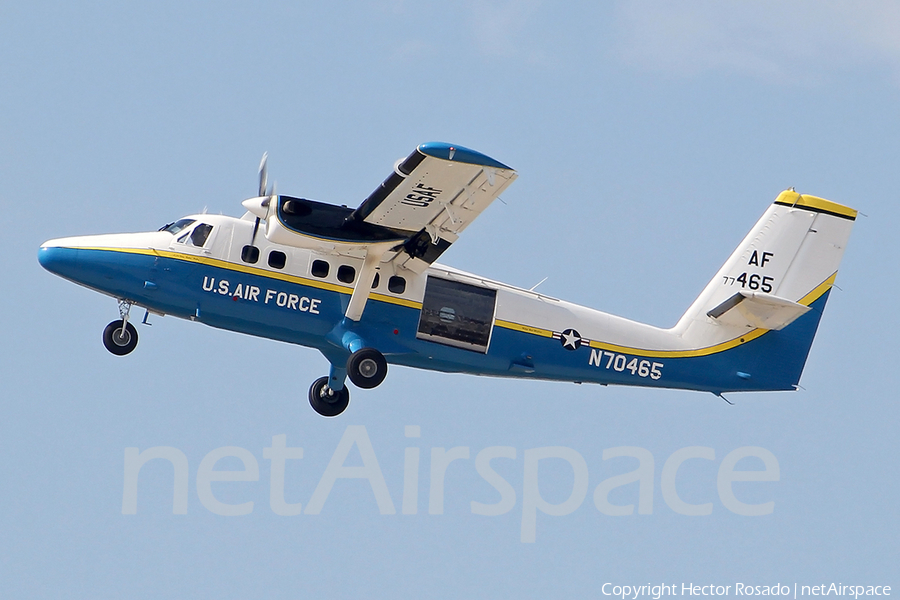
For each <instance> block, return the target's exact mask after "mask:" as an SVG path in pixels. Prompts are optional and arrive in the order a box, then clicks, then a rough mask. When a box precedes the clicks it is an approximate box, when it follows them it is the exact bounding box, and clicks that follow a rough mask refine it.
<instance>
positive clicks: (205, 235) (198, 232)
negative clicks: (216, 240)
mask: <svg viewBox="0 0 900 600" xmlns="http://www.w3.org/2000/svg"><path fill="white" fill-rule="evenodd" d="M212 230H213V226H212V225H207V224H206V223H200V224H199V225H197V226H196V227H194V231H192V232H191V244H193V245H194V246H197V247H198V248H202V247H203V244H205V243H206V240H208V239H209V234H210V233H212Z"/></svg>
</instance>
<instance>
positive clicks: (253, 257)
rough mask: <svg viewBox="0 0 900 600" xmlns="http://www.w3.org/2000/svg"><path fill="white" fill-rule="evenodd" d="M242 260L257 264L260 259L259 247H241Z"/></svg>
mask: <svg viewBox="0 0 900 600" xmlns="http://www.w3.org/2000/svg"><path fill="white" fill-rule="evenodd" d="M241 260H242V261H244V262H245V263H250V264H251V265H254V264H256V262H257V261H258V260H259V248H257V247H256V246H250V245H247V246H244V247H243V248H241Z"/></svg>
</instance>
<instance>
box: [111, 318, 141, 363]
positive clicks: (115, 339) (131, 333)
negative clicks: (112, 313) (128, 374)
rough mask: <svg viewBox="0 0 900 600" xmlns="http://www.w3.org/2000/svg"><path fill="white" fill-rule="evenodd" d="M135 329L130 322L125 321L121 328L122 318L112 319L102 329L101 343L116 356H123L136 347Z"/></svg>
mask: <svg viewBox="0 0 900 600" xmlns="http://www.w3.org/2000/svg"><path fill="white" fill-rule="evenodd" d="M137 343H138V333H137V329H135V328H134V325H132V324H131V323H125V328H124V329H123V328H122V320H121V319H119V320H118V321H113V322H112V323H110V324H109V325H107V326H106V329H104V330H103V345H104V346H106V349H107V350H109V351H110V352H112V353H113V354H115V355H116V356H125V355H126V354H128V353H130V352H131V351H132V350H134V349H135V348H136V347H137Z"/></svg>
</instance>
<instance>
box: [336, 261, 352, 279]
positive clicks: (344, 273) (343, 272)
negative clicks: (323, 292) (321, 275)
mask: <svg viewBox="0 0 900 600" xmlns="http://www.w3.org/2000/svg"><path fill="white" fill-rule="evenodd" d="M337 278H338V281H340V282H341V283H353V280H354V279H356V269H354V268H353V267H351V266H350V265H341V266H340V267H338V272H337Z"/></svg>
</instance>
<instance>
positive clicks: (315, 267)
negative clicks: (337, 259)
mask: <svg viewBox="0 0 900 600" xmlns="http://www.w3.org/2000/svg"><path fill="white" fill-rule="evenodd" d="M310 271H311V272H312V274H313V277H328V271H329V267H328V263H327V262H325V261H324V260H314V261H313V262H312V269H310Z"/></svg>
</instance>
